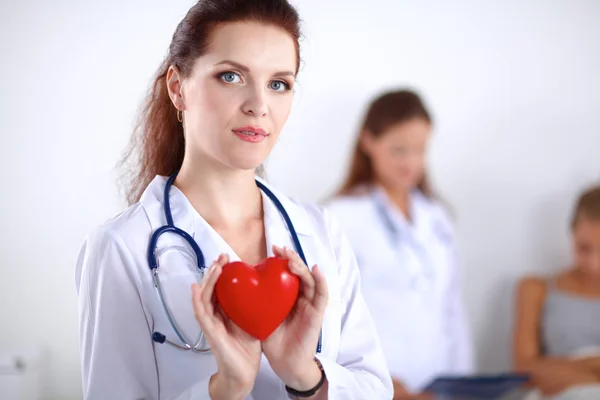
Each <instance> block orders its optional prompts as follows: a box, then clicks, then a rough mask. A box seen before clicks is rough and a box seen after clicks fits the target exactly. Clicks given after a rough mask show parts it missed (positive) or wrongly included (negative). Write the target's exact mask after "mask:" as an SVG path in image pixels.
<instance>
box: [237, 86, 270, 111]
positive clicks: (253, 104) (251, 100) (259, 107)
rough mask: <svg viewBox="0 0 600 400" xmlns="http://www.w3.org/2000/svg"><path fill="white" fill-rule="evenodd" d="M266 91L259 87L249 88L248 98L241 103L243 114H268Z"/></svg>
mask: <svg viewBox="0 0 600 400" xmlns="http://www.w3.org/2000/svg"><path fill="white" fill-rule="evenodd" d="M266 97H267V96H266V93H265V92H264V91H263V90H261V89H260V88H250V89H249V90H248V98H247V99H246V101H245V102H244V104H243V105H242V111H243V112H244V114H247V115H252V116H255V117H265V116H266V115H267V114H268V109H269V107H268V105H267V98H266Z"/></svg>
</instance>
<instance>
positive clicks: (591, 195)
mask: <svg viewBox="0 0 600 400" xmlns="http://www.w3.org/2000/svg"><path fill="white" fill-rule="evenodd" d="M582 218H586V219H588V218H590V219H594V220H600V186H595V187H592V188H590V189H588V190H586V191H585V192H583V193H582V194H581V195H580V196H579V199H577V203H576V204H575V210H574V212H573V216H572V217H571V227H572V228H575V226H576V225H577V222H579V220H580V219H582Z"/></svg>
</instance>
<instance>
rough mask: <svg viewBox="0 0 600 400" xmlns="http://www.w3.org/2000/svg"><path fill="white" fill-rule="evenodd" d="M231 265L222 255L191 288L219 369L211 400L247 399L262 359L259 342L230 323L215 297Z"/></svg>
mask: <svg viewBox="0 0 600 400" xmlns="http://www.w3.org/2000/svg"><path fill="white" fill-rule="evenodd" d="M228 262H229V257H228V256H227V255H224V254H221V255H220V256H219V258H218V259H217V260H216V261H215V262H214V263H213V264H212V265H211V267H210V268H209V270H208V272H207V273H206V274H205V275H204V278H203V279H202V282H201V283H200V284H199V285H197V284H194V285H192V296H193V305H194V314H195V315H196V320H197V321H198V325H200V329H202V332H204V336H205V338H206V341H207V342H208V344H209V345H210V347H211V349H212V353H213V355H214V357H215V359H216V361H217V366H218V371H217V373H216V374H215V375H213V376H212V377H211V380H210V386H209V391H210V395H211V398H212V399H241V398H245V397H246V396H247V395H248V394H249V393H250V391H251V390H252V387H253V386H254V381H255V379H256V375H257V374H258V369H259V365H260V357H261V347H260V341H259V340H258V339H255V338H253V337H252V336H250V335H248V334H247V333H246V332H244V331H243V330H242V329H241V328H239V327H238V326H237V325H235V324H234V323H233V322H231V321H230V320H229V319H228V318H227V316H225V314H224V313H223V311H222V310H221V308H220V307H219V306H218V305H217V302H216V297H215V296H214V295H213V293H214V288H215V284H216V282H217V279H219V276H220V275H221V272H222V270H223V266H224V265H225V264H227V263H228Z"/></svg>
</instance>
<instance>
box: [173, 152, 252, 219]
mask: <svg viewBox="0 0 600 400" xmlns="http://www.w3.org/2000/svg"><path fill="white" fill-rule="evenodd" d="M254 173H255V171H254V170H247V171H241V170H236V169H232V168H229V167H226V166H223V165H221V166H215V165H214V164H212V165H208V163H201V162H195V163H193V164H192V163H191V162H190V161H189V159H184V161H183V164H182V166H181V169H180V171H179V173H178V174H177V178H176V179H175V182H174V183H173V184H174V185H175V186H176V187H177V188H178V189H179V190H181V191H182V192H183V193H184V194H185V196H186V197H187V199H188V200H189V201H190V203H191V204H192V206H193V207H194V208H195V209H196V211H198V213H199V214H200V215H201V216H202V218H204V220H205V221H206V222H208V223H209V224H210V225H212V226H213V227H215V226H219V227H229V228H236V227H243V226H244V225H245V224H246V223H247V222H248V221H249V220H255V219H262V196H261V194H260V189H259V188H258V187H257V186H256V182H255V181H254Z"/></svg>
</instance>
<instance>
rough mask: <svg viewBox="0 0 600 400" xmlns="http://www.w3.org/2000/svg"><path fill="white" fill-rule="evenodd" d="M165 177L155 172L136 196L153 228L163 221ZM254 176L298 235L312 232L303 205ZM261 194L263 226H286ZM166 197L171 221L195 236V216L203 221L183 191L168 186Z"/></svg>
mask: <svg viewBox="0 0 600 400" xmlns="http://www.w3.org/2000/svg"><path fill="white" fill-rule="evenodd" d="M167 179H168V177H166V176H161V175H157V176H156V177H155V178H154V179H153V180H152V181H151V182H150V184H149V185H148V187H147V188H146V190H145V191H144V192H143V194H142V196H141V198H140V203H141V204H142V205H143V206H144V208H145V209H146V210H147V212H148V218H149V219H150V223H151V225H152V228H153V229H158V228H159V227H160V226H162V225H165V224H166V218H165V214H164V198H163V197H164V189H165V184H166V182H167ZM255 179H256V180H257V181H259V182H260V183H262V184H263V185H265V186H266V187H267V188H268V189H269V190H271V191H272V192H273V194H274V195H275V196H276V197H277V199H278V200H279V201H280V202H281V204H282V205H283V207H284V208H285V210H286V212H287V213H288V215H289V217H290V219H291V221H292V224H293V225H294V228H295V229H296V232H297V233H298V235H302V236H313V235H314V228H313V227H312V225H311V223H310V220H309V218H308V215H307V213H306V210H305V208H304V207H302V205H301V204H299V203H297V202H296V201H293V200H292V199H290V198H288V197H287V196H285V195H284V194H282V193H281V192H280V191H278V190H277V189H275V188H273V187H272V186H271V185H270V184H268V183H267V182H265V180H264V179H262V178H260V177H258V176H257V177H255ZM261 194H262V196H263V209H264V217H265V226H271V225H272V224H274V223H275V225H281V224H279V223H278V222H279V221H278V220H281V223H282V224H283V226H284V227H285V228H287V227H286V226H285V222H284V221H283V217H282V216H281V215H280V213H279V211H278V210H277V207H276V206H275V204H274V203H273V202H272V201H271V199H270V198H269V197H267V195H266V194H264V193H263V192H262V191H261ZM169 200H170V203H171V214H172V215H173V221H174V222H175V225H176V226H177V227H179V228H181V229H183V230H185V231H186V232H188V233H189V234H190V235H191V236H192V237H195V236H196V234H197V233H198V232H197V231H198V230H199V229H200V227H199V224H197V223H194V220H197V219H198V218H199V219H201V220H202V221H204V219H203V218H202V217H201V216H200V214H198V212H197V211H196V210H195V209H194V207H193V206H192V204H191V203H190V202H189V200H188V199H187V197H186V196H185V195H184V194H183V192H181V191H180V190H179V189H178V188H177V187H176V186H172V187H171V191H170V194H169Z"/></svg>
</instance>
